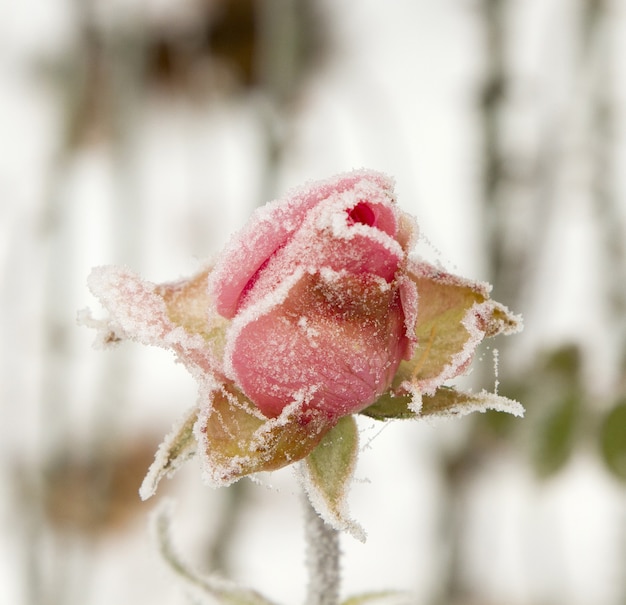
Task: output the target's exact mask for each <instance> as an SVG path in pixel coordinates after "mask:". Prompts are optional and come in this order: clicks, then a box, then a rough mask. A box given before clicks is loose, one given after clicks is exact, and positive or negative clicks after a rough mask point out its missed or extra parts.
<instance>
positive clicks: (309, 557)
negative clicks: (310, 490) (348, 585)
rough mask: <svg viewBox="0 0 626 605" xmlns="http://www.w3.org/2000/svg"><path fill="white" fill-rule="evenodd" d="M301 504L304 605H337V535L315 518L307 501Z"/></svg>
mask: <svg viewBox="0 0 626 605" xmlns="http://www.w3.org/2000/svg"><path fill="white" fill-rule="evenodd" d="M304 500H305V502H304V515H305V518H304V528H305V535H306V543H307V553H306V563H307V569H308V572H309V585H308V588H307V597H306V605H337V604H338V603H339V585H340V582H341V571H340V566H339V559H340V556H341V552H340V549H339V532H338V531H337V530H336V529H333V528H332V527H331V526H330V525H328V524H327V523H326V522H325V521H324V520H323V519H322V518H321V517H320V516H319V515H318V514H317V512H316V511H315V509H314V508H313V506H312V505H311V503H310V502H309V499H308V498H307V497H304Z"/></svg>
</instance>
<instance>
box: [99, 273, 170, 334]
mask: <svg viewBox="0 0 626 605" xmlns="http://www.w3.org/2000/svg"><path fill="white" fill-rule="evenodd" d="M87 284H88V286H89V289H90V290H91V292H92V294H93V295H94V296H96V297H97V298H98V299H99V300H100V302H101V303H102V304H103V306H104V307H105V308H106V309H107V311H109V313H110V314H111V316H112V318H113V319H114V324H116V325H119V326H120V327H121V328H122V330H123V331H124V333H125V334H126V335H127V336H128V337H129V338H132V339H133V340H137V341H138V342H141V343H142V344H149V345H158V346H164V344H163V342H162V338H163V335H164V333H165V330H166V329H167V328H168V327H170V326H171V324H170V322H169V320H168V318H167V309H166V307H165V302H164V301H163V299H162V298H161V297H160V296H158V295H157V294H156V293H155V285H154V284H151V283H149V282H146V281H144V280H142V279H141V278H140V277H139V276H137V275H136V274H134V273H133V272H131V271H130V270H128V269H125V268H122V267H96V268H95V269H93V270H92V272H91V273H90V275H89V277H88V278H87Z"/></svg>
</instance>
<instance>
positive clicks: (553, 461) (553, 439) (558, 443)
mask: <svg viewBox="0 0 626 605" xmlns="http://www.w3.org/2000/svg"><path fill="white" fill-rule="evenodd" d="M581 407H582V406H581V401H580V395H579V394H578V392H574V393H569V394H566V395H564V396H563V398H562V399H561V400H560V401H558V402H556V404H555V405H554V406H553V407H552V409H550V410H549V411H548V413H547V414H546V416H545V417H544V418H543V421H542V422H541V423H540V424H539V426H538V427H537V428H536V429H535V431H534V438H533V445H534V447H533V456H532V457H533V462H534V466H535V469H536V471H537V473H538V474H539V476H540V477H543V478H546V477H549V476H551V475H553V474H555V473H557V472H559V471H560V470H561V469H562V468H563V467H564V466H565V465H566V464H567V462H568V460H569V459H570V457H571V454H572V451H573V449H574V444H575V436H576V428H577V426H578V421H579V419H580V411H581Z"/></svg>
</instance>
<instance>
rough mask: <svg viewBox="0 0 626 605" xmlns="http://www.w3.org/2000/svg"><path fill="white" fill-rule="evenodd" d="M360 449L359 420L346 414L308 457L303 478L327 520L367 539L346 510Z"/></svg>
mask: <svg viewBox="0 0 626 605" xmlns="http://www.w3.org/2000/svg"><path fill="white" fill-rule="evenodd" d="M358 449H359V443H358V430H357V425H356V421H355V419H354V418H353V417H352V416H345V417H344V418H341V419H340V420H339V422H338V423H337V425H336V426H335V427H334V428H333V429H332V430H330V431H329V432H328V433H327V434H326V435H325V436H324V438H323V439H322V440H321V441H320V443H319V445H318V446H317V447H316V448H315V449H314V450H313V451H312V452H311V453H310V454H309V456H308V457H307V458H306V460H305V461H304V465H303V467H304V468H303V479H304V485H305V489H306V492H307V495H308V497H309V499H310V500H311V504H312V505H313V508H315V510H316V511H317V512H318V514H319V515H320V516H321V517H322V518H323V519H324V521H326V522H327V523H328V524H329V525H331V526H332V527H334V528H335V529H337V530H340V531H348V532H350V533H351V534H352V535H353V536H354V537H356V538H357V539H359V540H361V541H364V540H365V534H364V532H363V529H362V528H361V527H360V526H359V525H358V524H356V523H355V522H354V521H352V520H351V519H349V517H348V516H347V512H346V496H347V492H348V487H349V485H350V482H351V480H352V477H353V474H354V469H355V466H356V460H357V453H358Z"/></svg>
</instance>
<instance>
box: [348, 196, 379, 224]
mask: <svg viewBox="0 0 626 605" xmlns="http://www.w3.org/2000/svg"><path fill="white" fill-rule="evenodd" d="M355 223H360V224H361V225H367V226H368V227H373V226H374V225H375V223H376V212H374V210H373V209H372V207H371V206H370V205H369V204H368V203H367V202H359V203H358V204H357V205H356V206H355V207H354V208H352V209H351V210H350V211H348V225H354V224H355Z"/></svg>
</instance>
